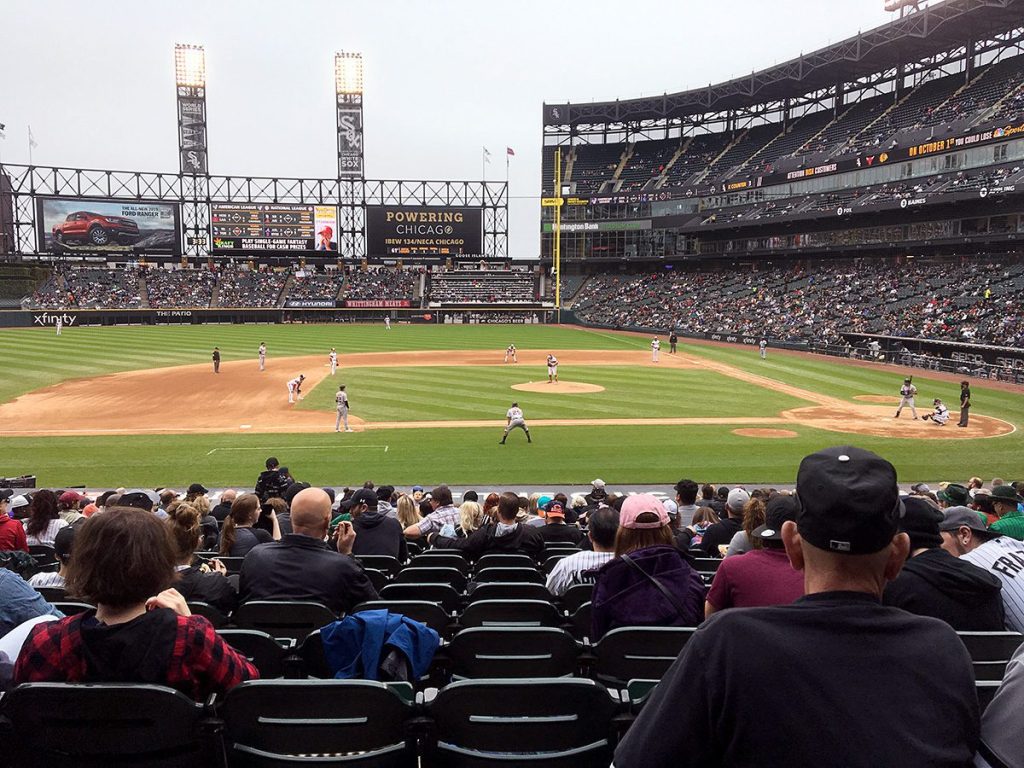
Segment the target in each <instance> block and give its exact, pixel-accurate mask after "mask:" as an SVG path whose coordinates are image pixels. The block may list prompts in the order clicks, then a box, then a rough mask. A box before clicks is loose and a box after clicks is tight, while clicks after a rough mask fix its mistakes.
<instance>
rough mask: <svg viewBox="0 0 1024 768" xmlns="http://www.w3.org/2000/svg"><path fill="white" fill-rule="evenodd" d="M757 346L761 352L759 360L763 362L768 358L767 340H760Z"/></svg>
mask: <svg viewBox="0 0 1024 768" xmlns="http://www.w3.org/2000/svg"><path fill="white" fill-rule="evenodd" d="M757 346H758V348H759V349H760V350H761V359H762V360H764V359H765V358H766V357H768V340H767V339H761V343H760V344H758V345H757Z"/></svg>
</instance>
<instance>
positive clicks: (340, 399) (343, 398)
mask: <svg viewBox="0 0 1024 768" xmlns="http://www.w3.org/2000/svg"><path fill="white" fill-rule="evenodd" d="M334 400H335V402H336V403H337V404H338V419H337V421H335V422H334V431H335V432H341V425H342V423H344V424H345V431H346V432H351V431H352V430H351V429H349V428H348V395H346V394H345V385H344V384H342V385H341V386H340V387H338V394H336V395H335V396H334Z"/></svg>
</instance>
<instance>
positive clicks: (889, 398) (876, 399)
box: [853, 395, 900, 405]
mask: <svg viewBox="0 0 1024 768" xmlns="http://www.w3.org/2000/svg"><path fill="white" fill-rule="evenodd" d="M853 399H854V400H860V401H861V402H862V403H886V404H888V403H892V404H893V405H896V404H897V403H899V401H900V399H899V397H897V396H896V395H854V396H853Z"/></svg>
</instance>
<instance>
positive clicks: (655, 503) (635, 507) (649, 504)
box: [619, 493, 669, 529]
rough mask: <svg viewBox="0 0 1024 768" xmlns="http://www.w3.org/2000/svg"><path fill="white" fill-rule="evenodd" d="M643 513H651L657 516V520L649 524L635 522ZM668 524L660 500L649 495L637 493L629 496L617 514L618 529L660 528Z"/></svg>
mask: <svg viewBox="0 0 1024 768" xmlns="http://www.w3.org/2000/svg"><path fill="white" fill-rule="evenodd" d="M645 512H651V513H653V514H655V515H656V516H657V520H651V521H650V522H645V523H641V522H637V518H638V517H639V516H640V515H642V514H644V513H645ZM668 524H669V519H668V510H667V509H665V505H664V504H662V503H661V500H660V499H659V498H658V497H657V496H654V495H652V494H650V493H638V494H636V495H635V496H629V497H627V498H626V500H625V501H623V502H622V510H621V511H620V512H619V527H621V528H630V529H642V528H661V527H662V526H664V525H668Z"/></svg>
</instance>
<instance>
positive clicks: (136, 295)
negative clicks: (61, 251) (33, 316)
mask: <svg viewBox="0 0 1024 768" xmlns="http://www.w3.org/2000/svg"><path fill="white" fill-rule="evenodd" d="M141 303H142V298H141V296H140V290H139V272H138V270H137V269H133V268H117V269H95V268H84V269H77V268H75V269H67V270H63V271H62V272H60V273H59V274H58V275H55V276H53V277H51V278H50V279H48V280H47V281H46V283H44V284H43V286H42V287H40V289H39V290H37V291H36V292H35V293H34V294H33V296H32V299H31V305H32V306H33V307H39V308H45V309H138V307H139V306H140V305H141Z"/></svg>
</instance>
